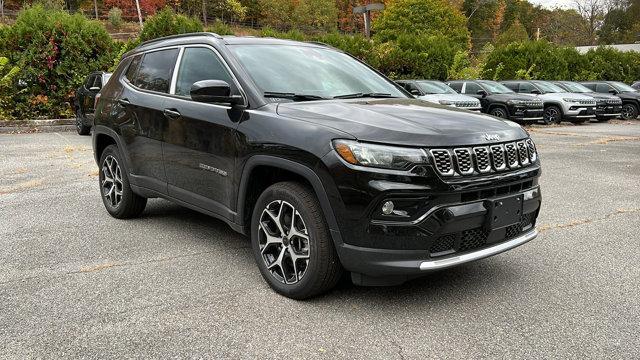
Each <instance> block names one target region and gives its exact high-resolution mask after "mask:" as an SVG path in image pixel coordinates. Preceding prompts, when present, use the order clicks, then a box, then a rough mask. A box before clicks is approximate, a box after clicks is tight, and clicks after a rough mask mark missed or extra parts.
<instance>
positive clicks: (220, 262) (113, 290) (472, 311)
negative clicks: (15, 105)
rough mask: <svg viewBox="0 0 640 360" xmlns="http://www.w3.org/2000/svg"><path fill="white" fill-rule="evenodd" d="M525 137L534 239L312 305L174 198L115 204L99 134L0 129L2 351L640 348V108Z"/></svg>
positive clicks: (242, 354)
mask: <svg viewBox="0 0 640 360" xmlns="http://www.w3.org/2000/svg"><path fill="white" fill-rule="evenodd" d="M531 133H532V136H533V138H534V140H535V141H536V143H537V145H538V149H539V151H540V153H541V159H542V161H543V176H542V179H541V183H542V193H543V210H542V214H541V218H540V219H539V223H538V224H539V229H540V231H541V234H540V236H539V237H538V238H537V239H536V240H534V241H533V242H530V243H528V244H526V245H524V246H522V247H520V248H517V249H515V250H513V251H510V252H507V253H504V254H501V255H499V256H496V257H493V258H490V259H486V260H482V261H479V262H475V263H471V264H468V265H465V266H462V267H458V268H455V269H452V270H446V271H441V272H437V273H432V274H430V275H428V276H426V277H424V278H421V279H418V280H415V281H412V282H409V283H407V284H405V285H402V286H399V287H390V288H364V287H355V286H350V285H348V284H342V285H341V286H339V288H337V289H336V290H334V291H333V292H331V293H329V294H327V295H325V296H322V297H319V298H316V299H313V300H310V301H304V302H299V301H293V300H289V299H287V298H284V297H281V296H279V295H277V294H275V293H274V292H272V291H271V290H270V289H269V287H268V286H267V285H266V283H265V282H264V281H263V280H262V278H261V277H260V274H259V272H258V269H257V268H256V266H255V265H254V261H253V257H252V255H251V252H250V247H249V242H248V240H247V239H246V238H244V237H242V236H239V235H237V234H235V233H234V232H233V231H232V230H231V229H229V228H228V227H227V226H226V225H225V224H224V223H222V222H220V221H218V220H215V219H213V218H210V217H207V216H204V215H200V214H198V213H195V212H193V211H190V210H187V209H184V208H182V207H180V206H177V205H173V204H171V203H169V202H167V201H164V200H152V201H150V202H149V204H148V206H147V209H146V210H145V213H144V215H143V217H141V218H140V219H135V220H129V221H121V220H116V219H113V218H111V217H109V216H108V215H107V213H106V211H105V210H104V208H103V205H102V202H101V201H100V198H99V195H98V183H97V167H96V165H95V163H94V162H93V158H92V150H91V138H90V137H81V136H78V135H76V134H75V133H72V132H63V133H47V134H44V133H43V134H23V135H0V357H6V358H26V357H29V358H31V357H42V358H52V357H56V358H57V357H85V358H98V357H99V358H121V357H153V358H160V357H162V358H167V357H181V358H223V357H224V358H327V359H334V358H360V359H372V358H383V359H411V358H471V357H472V358H495V357H499V358H510V359H511V358H527V359H530V358H542V357H544V358H584V357H590V358H637V357H638V356H640V121H635V122H616V123H614V124H588V125H582V126H565V127H535V128H533V129H532V130H531Z"/></svg>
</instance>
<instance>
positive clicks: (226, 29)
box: [206, 20, 233, 35]
mask: <svg viewBox="0 0 640 360" xmlns="http://www.w3.org/2000/svg"><path fill="white" fill-rule="evenodd" d="M206 31H208V32H212V33H216V34H218V35H233V30H231V27H230V26H229V25H227V24H225V23H224V22H222V21H220V20H216V21H214V22H213V24H211V25H209V27H207V29H206Z"/></svg>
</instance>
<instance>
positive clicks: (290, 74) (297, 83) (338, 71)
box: [230, 45, 407, 100]
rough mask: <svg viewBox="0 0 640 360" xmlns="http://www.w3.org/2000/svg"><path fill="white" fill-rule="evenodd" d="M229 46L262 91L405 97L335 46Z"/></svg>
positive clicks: (327, 95) (329, 95)
mask: <svg viewBox="0 0 640 360" xmlns="http://www.w3.org/2000/svg"><path fill="white" fill-rule="evenodd" d="M230 48H231V50H232V51H233V53H234V54H235V55H236V56H237V58H238V60H240V62H241V63H242V65H243V66H244V68H245V69H246V70H247V72H248V73H249V75H250V76H251V78H252V79H253V81H254V82H255V83H256V85H257V86H258V87H259V88H260V90H261V91H262V92H263V94H265V93H266V94H267V95H273V94H289V96H291V97H293V96H292V95H294V94H295V95H298V96H297V99H298V100H316V99H318V98H333V97H335V96H345V95H351V94H360V95H363V96H366V95H368V94H377V95H388V96H390V97H402V98H406V97H407V96H406V95H405V94H404V93H403V92H402V91H400V90H398V88H396V86H395V85H394V84H392V83H391V82H390V81H388V80H386V79H385V78H383V77H382V76H380V75H378V74H377V73H376V72H374V71H373V70H371V69H370V68H368V67H367V66H366V65H364V64H362V63H360V62H359V61H357V60H355V59H353V58H352V57H350V56H349V55H346V54H344V53H341V52H338V51H335V50H331V49H325V48H317V47H311V46H293V45H233V46H230ZM300 95H303V96H300ZM308 95H311V96H308ZM270 97H280V96H270ZM281 97H282V98H284V97H286V96H281ZM314 97H315V98H314Z"/></svg>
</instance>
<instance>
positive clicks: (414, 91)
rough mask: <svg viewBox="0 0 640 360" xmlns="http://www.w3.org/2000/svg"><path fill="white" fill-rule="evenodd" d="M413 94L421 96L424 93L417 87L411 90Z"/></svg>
mask: <svg viewBox="0 0 640 360" xmlns="http://www.w3.org/2000/svg"><path fill="white" fill-rule="evenodd" d="M410 93H411V95H415V96H420V95H422V94H420V90H417V89H413V90H411V91H410Z"/></svg>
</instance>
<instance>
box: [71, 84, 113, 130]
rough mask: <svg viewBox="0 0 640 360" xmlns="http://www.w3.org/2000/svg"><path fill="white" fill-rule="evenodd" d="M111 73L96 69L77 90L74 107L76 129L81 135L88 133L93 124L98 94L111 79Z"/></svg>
mask: <svg viewBox="0 0 640 360" xmlns="http://www.w3.org/2000/svg"><path fill="white" fill-rule="evenodd" d="M109 77H111V73H108V72H104V71H96V72H93V73H91V74H89V76H87V78H86V79H85V80H84V82H83V83H82V85H81V86H80V87H79V88H78V90H76V96H75V98H74V101H73V109H74V112H75V114H76V130H77V131H78V134H80V135H88V134H89V132H90V131H91V127H92V126H93V118H94V115H95V108H94V106H95V102H96V96H98V93H100V90H102V87H103V86H104V84H106V83H107V81H109Z"/></svg>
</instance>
